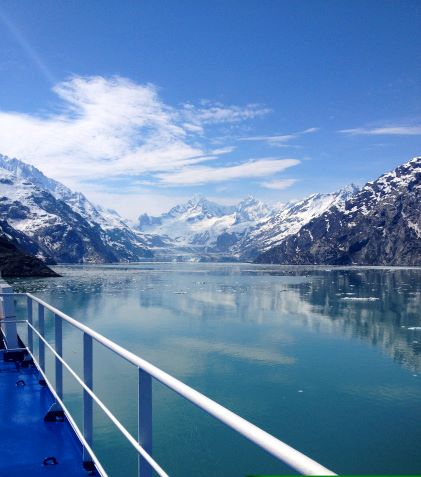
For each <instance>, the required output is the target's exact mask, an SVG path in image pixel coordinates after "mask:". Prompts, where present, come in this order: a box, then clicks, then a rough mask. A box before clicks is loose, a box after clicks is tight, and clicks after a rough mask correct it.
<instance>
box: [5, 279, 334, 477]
mask: <svg viewBox="0 0 421 477" xmlns="http://www.w3.org/2000/svg"><path fill="white" fill-rule="evenodd" d="M1 289H3V293H0V305H2V308H3V313H2V314H1V316H3V318H4V319H3V320H1V319H0V322H1V323H4V325H2V326H8V329H7V330H6V332H5V331H4V328H3V331H4V334H5V335H6V337H7V336H8V337H12V335H13V334H14V333H15V331H16V323H24V324H26V326H27V338H28V343H27V346H26V347H25V348H23V349H24V350H26V351H27V352H28V353H29V355H30V356H31V357H32V359H33V361H34V363H35V365H36V367H37V368H38V370H39V372H40V374H41V376H42V377H43V379H44V380H45V382H46V384H47V385H48V386H49V388H50V390H51V392H52V394H53V396H54V398H55V400H56V401H57V404H58V405H59V406H60V407H61V408H62V410H63V411H64V413H65V415H66V417H67V419H68V421H69V423H70V424H71V426H72V427H73V429H74V431H75V433H76V435H77V436H78V438H79V439H80V441H81V443H82V445H83V460H84V462H85V463H89V462H93V463H94V464H95V466H96V468H97V470H98V472H99V473H100V474H101V475H102V476H103V477H106V476H107V473H106V471H105V469H104V468H103V466H102V464H101V462H100V461H99V459H98V457H97V456H96V455H95V452H94V450H93V402H95V403H96V404H97V405H98V406H99V408H100V409H101V410H102V411H103V412H104V413H105V415H106V416H107V417H108V418H109V419H110V420H111V422H112V423H113V424H114V425H115V426H116V427H117V429H118V430H119V431H120V432H121V433H122V434H123V436H124V437H125V438H126V439H127V440H128V441H129V442H130V443H131V444H132V446H133V447H134V449H135V450H136V451H137V453H138V475H139V477H151V476H152V475H153V471H155V472H156V473H157V474H158V475H159V476H168V474H167V473H166V472H165V471H164V470H163V469H162V468H161V466H160V465H159V464H158V463H157V462H156V461H155V460H154V459H153V457H152V378H153V379H155V380H157V381H158V382H160V383H161V384H163V385H165V386H166V387H168V388H169V389H171V390H172V391H174V392H175V393H177V394H179V395H180V396H182V397H183V398H185V399H187V400H188V401H190V402H191V403H193V404H195V405H196V406H197V407H199V408H200V409H202V410H203V411H205V412H206V413H208V414H210V415H211V416H213V417H214V418H216V419H217V420H219V421H220V422H222V423H224V424H225V425H227V426H228V427H229V428H231V429H233V430H234V431H236V432H237V433H238V434H240V435H242V436H243V437H245V438H246V439H248V440H249V441H251V442H252V443H254V444H255V445H257V446H258V447H260V448H262V449H263V450H265V451H266V452H268V453H269V454H271V455H272V456H273V457H275V458H276V459H278V460H279V461H281V462H283V463H284V464H286V465H288V466H289V467H290V468H292V469H294V470H295V471H296V472H298V473H300V474H303V475H336V474H335V473H334V472H332V471H330V470H329V469H327V468H326V467H324V466H322V465H321V464H319V463H318V462H316V461H315V460H313V459H311V458H310V457H308V456H306V455H305V454H303V453H302V452H300V451H298V450H296V449H294V448H293V447H291V446H289V445H288V444H286V443H285V442H283V441H281V440H280V439H278V438H276V437H274V436H272V435H271V434H269V433H268V432H266V431H264V430H263V429H260V428H259V427H257V426H255V425H254V424H252V423H251V422H249V421H247V420H246V419H243V418H242V417H240V416H239V415H237V414H235V413H234V412H232V411H230V410H229V409H227V408H225V407H224V406H222V405H220V404H218V403H217V402H215V401H213V400H212V399H210V398H208V397H207V396H205V395H203V394H202V393H200V392H198V391H196V390H195V389H193V388H191V387H190V386H188V385H187V384H184V383H183V382H181V381H179V380H178V379H176V378H174V377H173V376H171V375H170V374H168V373H166V372H165V371H163V370H161V369H159V368H158V367H156V366H154V365H153V364H151V363H149V362H148V361H146V360H144V359H142V358H140V357H139V356H137V355H135V354H134V353H132V352H130V351H128V350H127V349H125V348H123V347H122V346H120V345H118V344H117V343H115V342H113V341H111V340H110V339H108V338H106V337H105V336H103V335H101V334H100V333H97V332H96V331H94V330H92V329H91V328H89V327H88V326H86V325H84V324H83V323H80V322H79V321H77V320H75V319H74V318H72V317H71V316H69V315H67V314H66V313H63V312H62V311H61V310H59V309H57V308H55V307H54V306H52V305H50V304H49V303H46V302H45V301H43V300H41V299H40V298H38V297H36V296H34V295H33V294H31V293H13V291H9V290H11V289H10V288H9V290H8V291H6V290H5V287H1V286H0V290H1ZM18 296H26V298H27V304H26V320H16V318H15V317H12V318H14V319H11V317H10V312H9V315H7V313H4V310H5V308H8V309H9V310H10V309H11V305H10V300H12V301H13V298H14V297H18ZM34 304H35V305H36V307H37V313H36V315H37V322H38V327H35V326H34V313H33V308H34ZM45 310H49V311H50V312H51V313H53V315H54V336H55V340H54V341H55V343H54V347H53V346H51V344H50V343H48V341H47V340H46V339H45V336H44V335H45ZM0 312H1V307H0ZM63 321H65V322H66V323H69V324H70V325H72V326H73V327H74V328H76V329H78V330H80V331H81V332H82V333H83V356H82V359H83V377H80V376H79V375H78V374H77V373H76V372H75V371H74V370H73V369H72V368H71V367H70V366H69V364H68V363H66V361H65V360H64V359H63V331H62V324H63ZM13 326H14V327H15V329H14V330H13V328H12V327H13ZM34 338H36V339H38V357H35V356H34V346H33V345H34ZM7 341H8V343H9V338H8V339H7ZM93 341H95V342H97V343H99V344H101V345H103V346H104V347H105V348H107V349H109V350H111V351H112V352H114V353H115V354H116V355H117V356H119V357H120V358H123V359H124V360H126V361H128V362H129V363H131V364H132V365H134V366H135V367H136V368H137V370H138V422H137V427H138V435H137V439H135V438H134V437H133V436H132V434H131V433H130V432H129V431H128V430H127V429H126V428H125V427H124V426H123V425H122V424H121V422H120V421H119V420H118V419H117V417H115V416H114V414H113V413H112V412H111V411H110V410H109V409H108V408H107V406H106V405H105V404H104V403H103V402H102V401H101V400H100V399H99V398H98V396H97V395H96V394H95V393H94V391H93V389H92V388H93V346H92V345H93ZM14 344H15V346H14V348H15V349H22V348H19V347H18V346H16V342H14ZM46 348H48V350H50V351H51V352H52V354H53V355H54V357H55V360H54V361H55V365H54V375H55V386H52V384H51V382H50V381H49V379H48V377H47V376H46V372H45V349H46ZM63 367H64V368H65V369H67V371H68V372H69V373H70V374H71V375H72V376H73V378H74V379H75V380H76V381H77V383H78V384H79V385H80V386H81V387H82V389H83V427H82V429H80V428H79V426H78V425H77V424H76V422H75V420H74V419H73V417H72V416H71V414H70V412H69V411H68V409H67V408H66V406H65V404H64V402H63Z"/></svg>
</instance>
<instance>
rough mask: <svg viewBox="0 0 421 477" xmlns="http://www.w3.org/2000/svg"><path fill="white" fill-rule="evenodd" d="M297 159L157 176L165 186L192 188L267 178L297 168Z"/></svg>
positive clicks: (264, 161)
mask: <svg viewBox="0 0 421 477" xmlns="http://www.w3.org/2000/svg"><path fill="white" fill-rule="evenodd" d="M299 163H300V161H299V160H297V159H275V158H265V159H257V160H253V161H249V162H246V163H243V164H238V165H233V166H226V167H206V166H198V167H194V168H193V167H185V168H184V169H183V170H181V171H178V172H168V173H163V174H157V176H158V177H159V179H160V180H161V182H162V183H163V184H167V185H172V186H175V185H178V186H192V185H199V184H206V183H212V182H225V181H229V180H235V179H244V178H253V177H266V176H270V175H273V174H276V173H279V172H282V171H284V170H285V169H288V168H289V167H292V166H296V165H297V164H299Z"/></svg>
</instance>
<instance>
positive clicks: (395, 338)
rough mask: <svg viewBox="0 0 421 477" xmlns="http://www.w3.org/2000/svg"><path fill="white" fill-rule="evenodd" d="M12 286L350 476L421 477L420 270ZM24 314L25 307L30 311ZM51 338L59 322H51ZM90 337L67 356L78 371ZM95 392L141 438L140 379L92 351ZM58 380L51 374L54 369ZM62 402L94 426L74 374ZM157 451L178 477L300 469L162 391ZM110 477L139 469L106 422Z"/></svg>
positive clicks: (101, 425)
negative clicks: (289, 466)
mask: <svg viewBox="0 0 421 477" xmlns="http://www.w3.org/2000/svg"><path fill="white" fill-rule="evenodd" d="M57 269H58V271H59V272H60V273H61V274H62V275H63V277H61V278H57V279H42V280H15V281H14V282H13V286H14V287H15V290H16V291H31V292H34V293H35V294H37V295H38V296H40V297H43V298H44V299H46V300H47V301H48V302H50V303H52V304H54V305H55V306H57V307H59V308H60V309H62V310H64V311H65V312H67V313H68V314H70V315H72V316H74V317H75V318H77V319H78V320H80V321H82V322H84V323H86V324H88V325H89V326H91V327H92V328H94V329H95V330H97V331H99V332H101V333H103V334H104V335H105V336H107V337H109V338H111V339H113V340H115V341H116V342H117V343H119V344H121V345H123V346H125V347H127V348H128V349H130V350H131V351H133V352H135V353H137V354H139V355H140V356H142V357H144V358H145V359H147V360H149V361H151V362H152V363H154V364H156V365H157V366H159V367H161V368H162V369H164V370H166V371H167V372H169V373H171V374H173V375H174V376H176V377H177V378H179V379H181V380H182V381H184V382H186V383H187V384H189V385H191V386H193V387H194V388H196V389H198V390H199V391H201V392H203V393H205V394H206V395H208V396H209V397H211V398H213V399H215V400H217V401H218V402H219V403H221V404H223V405H224V406H226V407H228V408H229V409H231V410H233V411H235V412H237V413H238V414H240V415H241V416H243V417H245V418H247V419H249V420H250V421H252V422H253V423H255V424H257V425H258V426H261V427H262V428H263V429H265V430H267V431H268V432H270V433H272V434H274V435H275V436H277V437H279V438H280V439H282V440H284V441H285V442H287V443H288V444H290V445H292V446H294V447H296V448H297V449H299V450H301V451H302V452H304V453H306V454H308V455H309V456H311V457H312V458H314V459H316V460H318V461H319V462H320V463H322V464H323V465H325V466H326V467H328V468H330V469H332V470H334V471H335V472H337V473H341V474H364V473H365V474H396V473H400V474H420V473H421V449H420V445H421V444H420V443H421V330H411V329H410V328H412V327H419V326H421V286H420V285H421V269H380V268H376V269H362V268H348V269H339V268H333V269H327V268H297V267H295V268H294V267H277V266H257V265H248V264H244V265H237V264H235V265H222V264H218V265H204V264H142V265H131V266H86V267H57ZM20 311H22V308H20ZM47 336H49V337H50V339H51V341H52V342H53V336H54V335H53V321H52V319H51V317H50V318H49V319H48V320H47ZM81 344H82V337H81V334H80V332H78V331H75V330H73V329H71V328H70V327H68V326H67V325H66V326H65V327H64V349H65V352H64V355H65V358H66V359H67V360H68V361H70V362H71V364H72V365H73V366H74V367H75V369H77V370H79V371H80V370H81V357H80V354H79V350H80V346H81ZM94 361H95V365H94V368H95V379H94V387H95V389H96V391H97V393H98V394H99V395H100V397H101V398H102V399H103V400H104V402H105V403H106V404H107V405H108V406H109V407H110V408H111V410H112V411H113V412H115V414H116V415H117V416H118V417H119V418H120V419H121V421H122V422H123V423H124V424H125V425H126V426H127V427H128V428H129V429H130V430H131V431H132V432H133V433H134V434H135V433H136V412H137V411H136V409H137V404H136V370H135V369H133V368H132V367H131V366H130V365H129V364H127V363H123V362H121V361H120V360H118V359H117V358H116V357H115V356H114V355H113V354H112V353H111V352H109V351H107V350H103V349H100V346H99V345H95V346H94ZM48 371H49V372H50V373H51V371H52V364H51V361H49V362H48ZM65 388H66V389H65V401H66V403H67V404H68V405H69V407H70V408H71V409H72V411H73V412H74V413H75V415H76V416H77V417H78V419H79V422H80V417H81V393H80V391H79V389H78V387H77V385H76V384H75V383H74V382H73V381H72V379H71V377H70V376H67V377H66V381H65ZM153 392H154V401H153V405H154V455H155V457H156V458H157V460H158V461H159V462H160V464H161V465H162V466H163V468H164V469H165V470H167V472H169V473H170V475H173V476H245V475H247V474H272V475H273V474H283V473H284V474H285V473H290V474H291V473H292V472H291V471H290V470H289V469H287V468H286V467H285V466H283V465H282V464H280V463H278V462H277V461H276V460H275V459H273V458H271V457H270V456H267V455H266V454H265V453H264V452H263V451H260V450H259V449H257V448H255V447H254V446H253V445H251V444H250V443H249V442H247V441H246V440H245V439H243V438H242V437H240V436H238V435H236V434H235V433H234V432H232V431H231V430H230V429H228V428H226V427H225V426H224V425H222V424H220V423H218V422H217V421H215V420H214V419H212V418H211V417H209V416H207V415H205V414H204V413H203V412H201V411H199V410H198V409H196V408H195V407H194V406H193V405H191V404H189V403H188V402H186V401H185V400H184V399H183V398H181V397H179V396H177V395H175V394H174V393H172V392H171V391H169V390H167V389H166V388H164V387H163V386H162V385H160V384H154V388H153ZM95 422H96V428H97V429H96V433H95V449H96V451H97V452H98V454H99V456H100V458H102V460H103V461H104V463H105V467H106V469H107V470H108V471H109V472H110V475H111V476H125V477H126V476H128V475H135V472H136V458H135V453H134V451H133V450H132V449H131V447H130V445H128V444H126V443H125V441H124V440H123V439H121V438H120V437H119V434H118V433H117V432H116V431H115V429H114V428H113V426H112V424H110V423H109V422H108V421H107V419H106V418H104V417H103V416H101V414H100V413H99V412H97V413H96V415H95Z"/></svg>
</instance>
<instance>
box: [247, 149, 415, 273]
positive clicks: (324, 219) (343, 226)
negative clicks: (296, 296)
mask: <svg viewBox="0 0 421 477" xmlns="http://www.w3.org/2000/svg"><path fill="white" fill-rule="evenodd" d="M420 204H421V157H415V158H413V159H411V160H410V161H408V162H407V163H405V164H402V165H401V166H398V167H397V168H395V169H394V170H392V171H390V172H387V173H385V174H382V175H381V176H380V177H379V178H378V179H376V180H375V181H370V182H367V183H366V184H365V186H364V187H363V188H362V189H361V191H360V192H358V193H357V194H355V195H354V196H352V197H351V198H350V199H349V200H347V201H346V202H345V203H344V205H343V207H337V206H333V207H332V208H330V209H328V210H327V211H326V212H324V213H323V214H322V215H321V216H320V217H317V218H315V219H313V220H311V221H310V222H309V223H308V224H306V225H304V226H303V227H302V228H301V229H300V230H299V231H298V232H297V233H296V234H294V235H291V236H290V237H288V238H286V239H285V240H284V241H282V242H281V244H279V245H278V246H277V247H274V248H272V249H271V250H269V251H267V252H265V253H263V254H261V255H260V256H259V257H258V258H257V259H256V263H283V264H291V265H308V264H331V265H405V266H414V265H421V214H420Z"/></svg>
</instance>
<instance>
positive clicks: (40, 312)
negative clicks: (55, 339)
mask: <svg viewBox="0 0 421 477" xmlns="http://www.w3.org/2000/svg"><path fill="white" fill-rule="evenodd" d="M44 312H45V310H44V305H43V304H42V303H39V302H38V329H39V332H40V337H39V339H38V357H39V360H38V361H39V365H40V368H41V369H42V370H43V371H45V345H44V341H43V340H42V339H41V337H42V338H44V332H45V325H44Z"/></svg>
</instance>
